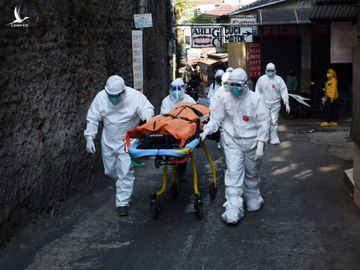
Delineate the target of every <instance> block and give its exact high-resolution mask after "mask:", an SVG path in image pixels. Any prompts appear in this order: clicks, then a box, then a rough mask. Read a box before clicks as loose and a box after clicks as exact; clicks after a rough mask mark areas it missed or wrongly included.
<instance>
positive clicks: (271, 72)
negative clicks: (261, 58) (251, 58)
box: [265, 63, 276, 79]
mask: <svg viewBox="0 0 360 270" xmlns="http://www.w3.org/2000/svg"><path fill="white" fill-rule="evenodd" d="M265 72H266V75H267V76H268V77H269V78H270V79H272V78H274V77H275V73H276V69H275V65H274V64H273V63H269V64H267V65H266V70H265Z"/></svg>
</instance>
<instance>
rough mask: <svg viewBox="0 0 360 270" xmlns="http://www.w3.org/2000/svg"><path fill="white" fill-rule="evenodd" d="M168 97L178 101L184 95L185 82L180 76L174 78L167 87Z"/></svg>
mask: <svg viewBox="0 0 360 270" xmlns="http://www.w3.org/2000/svg"><path fill="white" fill-rule="evenodd" d="M169 88H170V89H169V93H170V98H172V99H173V100H175V101H179V100H181V99H183V98H184V95H185V84H184V81H183V80H182V79H180V78H178V79H175V80H174V81H173V82H172V83H171V84H170V87H169Z"/></svg>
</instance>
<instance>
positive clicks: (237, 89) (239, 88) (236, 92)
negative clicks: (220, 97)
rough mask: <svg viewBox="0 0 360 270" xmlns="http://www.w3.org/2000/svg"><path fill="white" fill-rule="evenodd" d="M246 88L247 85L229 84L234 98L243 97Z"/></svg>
mask: <svg viewBox="0 0 360 270" xmlns="http://www.w3.org/2000/svg"><path fill="white" fill-rule="evenodd" d="M245 86H246V84H241V83H229V84H228V88H229V91H230V93H231V94H232V95H233V96H234V97H239V96H241V95H242V94H243V92H244V88H245Z"/></svg>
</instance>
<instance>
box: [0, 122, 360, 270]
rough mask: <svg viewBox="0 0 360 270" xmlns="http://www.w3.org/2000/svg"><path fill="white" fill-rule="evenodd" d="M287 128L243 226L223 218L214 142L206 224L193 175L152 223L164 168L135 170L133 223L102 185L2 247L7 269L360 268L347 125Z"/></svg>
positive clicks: (200, 160)
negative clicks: (153, 197)
mask: <svg viewBox="0 0 360 270" xmlns="http://www.w3.org/2000/svg"><path fill="white" fill-rule="evenodd" d="M281 123H282V125H281V126H280V131H281V132H280V139H281V140H282V143H281V145H280V146H268V147H267V148H266V153H265V154H266V156H265V160H264V163H263V168H262V174H263V177H262V183H261V190H262V194H263V197H264V199H265V206H264V207H263V209H262V210H261V211H259V212H257V213H246V216H245V218H244V220H242V221H241V222H240V223H239V224H238V225H237V226H228V225H225V224H224V223H223V222H222V220H221V218H220V215H221V213H222V211H223V208H222V204H223V202H224V184H223V177H222V170H223V168H224V166H225V164H224V158H223V156H222V152H221V151H218V150H217V149H216V147H215V143H214V142H208V147H209V148H210V149H211V152H212V156H213V158H214V160H215V161H216V166H217V168H218V176H219V190H218V193H217V197H216V198H215V200H213V201H210V199H209V196H206V197H205V196H204V197H205V199H204V208H205V216H204V219H203V220H202V221H199V220H197V219H196V217H195V215H194V213H193V196H192V182H191V177H192V173H191V170H190V166H188V170H187V175H186V182H185V183H181V185H180V193H179V197H178V198H177V199H176V200H175V199H173V198H172V197H171V196H170V195H166V196H165V197H164V198H162V200H161V205H162V215H161V217H160V219H159V220H156V221H155V220H153V219H152V218H151V215H150V207H149V194H150V193H151V192H152V191H155V190H156V189H157V188H159V187H160V184H161V169H155V167H154V164H153V161H151V160H149V161H147V167H146V168H137V172H136V173H137V182H136V188H135V189H136V190H135V194H134V199H133V204H132V208H131V212H130V216H129V217H126V218H119V217H118V216H117V215H116V212H115V210H114V205H113V203H114V188H115V184H114V183H113V182H112V181H111V180H109V179H107V178H105V177H104V178H103V179H99V183H100V184H99V188H98V189H97V190H96V191H94V192H93V193H91V194H88V195H87V196H84V197H81V198H76V199H73V200H72V201H69V202H66V203H64V204H63V205H61V207H60V208H59V209H55V211H54V213H49V214H46V215H44V216H42V217H40V218H37V219H34V220H33V223H32V224H30V225H29V226H28V227H27V228H25V229H24V230H23V231H22V232H21V233H20V234H19V235H18V236H16V237H15V238H13V239H12V241H11V242H10V243H9V244H8V245H7V246H6V247H3V248H1V249H0V269H11V270H16V269H36V270H39V269H107V270H110V269H133V270H135V269H360V248H359V247H360V229H359V228H360V210H359V209H358V208H357V207H356V206H355V205H354V203H353V201H352V200H353V198H352V195H351V192H350V189H349V188H348V187H347V186H346V185H345V183H344V181H343V179H344V173H343V170H344V169H347V168H350V167H352V161H351V154H352V150H351V147H352V143H351V141H350V138H349V124H348V123H346V122H342V123H340V125H339V127H337V128H335V129H329V130H328V131H326V130H324V129H323V130H321V129H320V127H319V126H318V121H314V120H309V121H306V120H301V121H300V120H292V121H287V122H284V121H282V122H281ZM195 155H196V157H197V164H198V167H199V175H200V191H201V192H202V193H204V194H205V193H206V190H207V184H206V182H207V181H208V179H210V177H211V171H210V166H209V164H208V163H207V162H206V159H205V157H204V155H203V153H202V152H201V151H200V149H198V150H196V152H195ZM52 214H53V217H51V215H52Z"/></svg>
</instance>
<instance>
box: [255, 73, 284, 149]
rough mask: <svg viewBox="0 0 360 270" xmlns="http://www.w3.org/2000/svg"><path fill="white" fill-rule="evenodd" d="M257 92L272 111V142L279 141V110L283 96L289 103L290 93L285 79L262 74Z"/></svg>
mask: <svg viewBox="0 0 360 270" xmlns="http://www.w3.org/2000/svg"><path fill="white" fill-rule="evenodd" d="M255 92H256V93H258V94H261V95H262V96H263V97H264V99H265V102H266V106H267V108H268V110H269V113H270V118H271V122H270V143H279V142H280V140H279V137H278V135H277V128H278V118H279V111H280V107H281V98H282V100H283V102H284V104H289V94H288V90H287V87H286V84H285V82H284V80H283V79H282V78H281V77H280V76H278V75H275V76H274V77H273V78H269V77H268V76H267V75H266V74H265V75H262V76H261V77H260V78H259V80H258V81H257V83H256V86H255Z"/></svg>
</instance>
